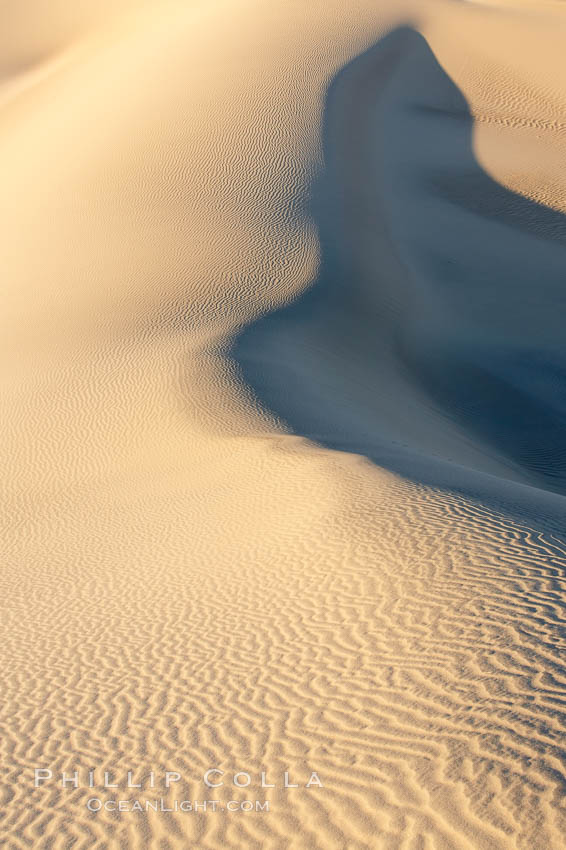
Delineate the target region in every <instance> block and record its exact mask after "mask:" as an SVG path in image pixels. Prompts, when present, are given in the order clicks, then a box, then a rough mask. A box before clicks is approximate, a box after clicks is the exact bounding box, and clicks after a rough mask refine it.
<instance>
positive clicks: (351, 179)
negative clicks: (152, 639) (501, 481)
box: [237, 28, 566, 491]
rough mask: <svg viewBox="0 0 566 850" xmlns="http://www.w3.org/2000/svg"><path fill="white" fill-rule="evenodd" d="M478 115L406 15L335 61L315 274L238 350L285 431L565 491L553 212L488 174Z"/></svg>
mask: <svg viewBox="0 0 566 850" xmlns="http://www.w3.org/2000/svg"><path fill="white" fill-rule="evenodd" d="M473 127H474V121H473V117H472V114H471V112H470V108H469V106H468V103H467V102H466V99H465V97H464V96H463V95H462V94H461V92H460V91H459V89H458V88H457V86H456V85H455V84H454V83H453V82H452V80H451V79H450V78H449V76H448V75H447V74H446V72H445V71H444V70H443V69H442V67H441V66H440V64H439V63H438V61H437V59H436V58H435V56H434V54H433V52H432V50H431V49H430V47H429V46H428V44H427V42H426V40H425V39H424V38H423V37H422V36H421V35H419V34H418V33H416V32H414V31H412V30H410V29H408V28H402V29H400V30H397V31H395V32H393V33H391V34H390V35H388V36H387V37H386V38H384V39H383V40H382V41H381V42H379V43H378V44H377V46H375V47H373V48H371V49H370V50H369V51H368V52H367V53H365V54H363V55H362V56H361V57H358V58H357V59H355V60H354V61H353V62H352V63H351V64H350V65H349V66H348V67H347V68H345V69H344V70H343V71H342V72H341V73H340V74H339V75H338V77H337V78H336V80H335V81H334V83H333V85H332V87H331V89H330V91H329V94H328V97H327V103H326V110H325V152H326V156H325V163H326V169H325V172H324V173H323V175H322V177H321V178H320V181H319V192H318V198H317V201H315V204H314V213H315V216H316V217H318V220H319V224H320V232H321V244H322V253H323V259H322V267H321V273H320V277H319V279H318V281H317V283H316V285H315V286H314V287H313V289H312V291H311V292H309V294H308V295H307V297H306V298H304V299H302V300H300V301H299V302H297V303H296V304H294V305H292V307H291V308H289V309H287V310H286V311H285V312H283V313H280V314H276V315H275V316H273V317H271V316H270V317H268V318H267V319H266V320H265V322H264V324H263V326H261V325H260V326H259V327H252V328H251V330H249V331H248V332H247V335H244V337H243V338H242V340H241V341H240V343H239V345H238V349H237V351H238V354H239V356H240V358H241V360H242V362H243V364H244V368H245V369H246V370H247V372H246V374H247V375H248V378H249V380H250V382H251V383H252V384H253V383H254V381H255V382H257V383H258V387H259V394H260V395H261V396H262V397H269V398H270V400H271V405H272V407H273V408H274V409H276V410H279V411H280V412H281V415H282V417H283V418H284V419H285V420H287V421H289V422H290V423H291V424H292V426H293V428H294V429H295V430H297V432H298V433H301V434H307V435H308V436H311V437H313V438H314V439H317V440H320V441H322V442H325V443H327V444H329V445H331V446H333V447H336V448H348V449H349V450H354V451H358V452H360V453H363V454H369V455H370V456H371V455H373V456H374V457H378V458H379V460H380V462H381V463H385V464H389V465H392V466H393V468H399V464H400V463H402V458H400V457H399V451H398V448H396V447H398V446H399V443H400V442H404V443H405V445H407V446H409V447H410V448H412V449H413V450H417V451H421V452H423V453H424V454H426V455H431V454H432V455H435V456H439V457H444V458H446V459H450V460H455V461H457V462H459V463H461V464H463V465H469V466H472V467H476V468H478V469H481V470H484V471H488V472H490V471H493V472H495V473H496V474H501V475H504V476H508V477H511V478H514V479H516V480H519V481H531V482H534V483H538V484H540V485H542V486H543V487H549V488H550V489H557V490H559V491H562V490H563V488H564V463H565V456H564V440H563V433H564V429H565V426H566V418H565V415H566V408H565V406H564V405H565V398H564V393H563V391H562V388H563V385H564V374H565V372H564V369H565V366H566V363H565V361H564V346H563V344H562V337H563V319H562V307H561V305H562V304H563V299H564V286H563V280H564V269H565V263H566V216H565V215H564V214H563V213H562V212H561V211H559V210H555V209H552V208H551V207H548V206H545V205H543V204H541V203H537V202H536V201H535V200H530V199H528V198H525V197H523V196H522V195H520V194H518V193H516V192H512V191H510V190H509V189H507V188H506V187H505V186H503V185H501V184H500V183H498V182H497V181H495V180H494V179H493V178H492V177H491V176H490V175H489V174H487V173H486V172H485V171H484V170H483V169H482V167H481V165H480V164H479V163H478V161H477V159H476V156H475V154H474V151H473ZM559 144H560V142H559ZM533 276H535V277H536V283H535V282H534V281H533ZM314 340H316V342H317V343H318V348H317V350H316V351H315V353H314V358H315V359H317V363H316V367H315V368H313V356H312V354H311V353H310V351H309V346H310V345H312V343H313V341H314ZM262 346H263V347H262ZM273 346H278V347H279V348H278V354H277V357H271V358H269V360H268V361H267V362H269V363H273V368H272V369H271V370H270V369H269V368H267V369H266V368H265V363H266V357H265V351H269V350H270V348H272V347H273ZM278 364H281V365H280V367H279V366H278ZM289 370H293V378H294V380H293V390H292V392H287V388H288V386H289ZM321 373H323V374H324V377H325V380H324V381H321V380H320V374H321ZM297 386H298V387H299V390H298V391H297ZM301 390H302V393H301ZM337 398H339V399H340V398H342V399H344V398H347V399H348V404H347V405H341V406H338V405H337V404H336V399H337ZM407 471H408V469H407V466H405V467H403V472H404V473H406V472H407Z"/></svg>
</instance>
